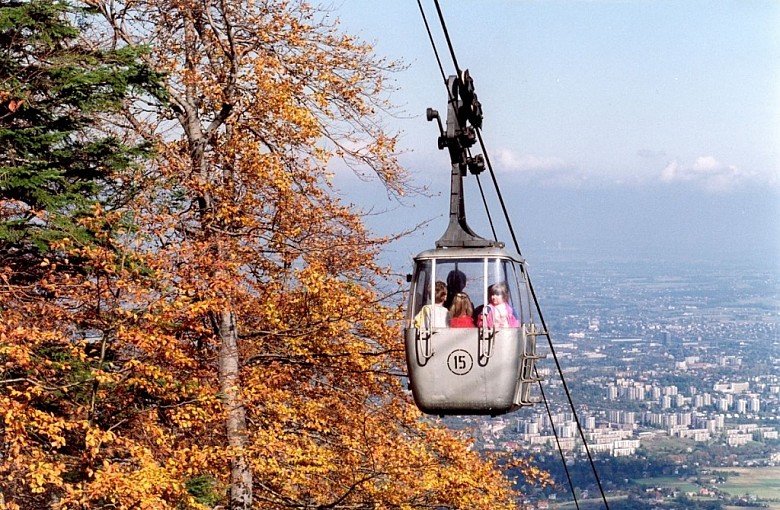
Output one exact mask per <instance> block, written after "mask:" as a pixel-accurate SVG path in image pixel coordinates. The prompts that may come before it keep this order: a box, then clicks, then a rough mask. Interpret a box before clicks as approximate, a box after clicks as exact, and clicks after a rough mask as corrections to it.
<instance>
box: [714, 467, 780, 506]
mask: <svg viewBox="0 0 780 510" xmlns="http://www.w3.org/2000/svg"><path fill="white" fill-rule="evenodd" d="M718 471H722V472H725V473H728V478H729V479H728V480H727V481H726V483H724V484H722V485H718V489H720V490H722V491H723V492H727V493H729V494H731V495H732V496H743V495H745V494H753V495H755V496H757V497H758V498H760V499H776V500H778V501H780V467H762V468H727V469H719V470H718ZM731 473H737V474H738V476H735V475H733V474H731ZM774 508H780V503H775V507H774Z"/></svg>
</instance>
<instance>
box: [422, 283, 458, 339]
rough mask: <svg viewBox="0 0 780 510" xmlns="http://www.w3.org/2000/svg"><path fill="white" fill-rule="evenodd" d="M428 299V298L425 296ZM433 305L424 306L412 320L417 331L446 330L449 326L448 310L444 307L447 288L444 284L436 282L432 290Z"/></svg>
mask: <svg viewBox="0 0 780 510" xmlns="http://www.w3.org/2000/svg"><path fill="white" fill-rule="evenodd" d="M426 297H428V296H426ZM433 297H434V303H433V304H432V305H431V304H429V305H425V306H423V307H422V310H420V312H419V313H418V314H417V315H416V316H415V318H414V327H415V328H417V329H431V328H446V327H448V326H449V322H450V317H449V310H447V309H446V308H445V307H444V300H445V299H447V286H446V285H445V284H444V282H436V286H435V287H434V289H433Z"/></svg>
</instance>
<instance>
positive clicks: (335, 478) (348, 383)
mask: <svg viewBox="0 0 780 510" xmlns="http://www.w3.org/2000/svg"><path fill="white" fill-rule="evenodd" d="M89 3H90V4H91V5H93V6H94V7H97V8H98V10H100V11H101V12H102V13H103V14H104V16H105V17H106V20H107V21H106V22H107V23H109V22H113V23H114V25H113V26H111V27H110V28H111V29H113V30H115V32H116V34H117V36H118V37H117V40H128V41H132V42H142V43H146V44H149V45H151V46H152V49H153V51H154V53H153V57H152V62H153V63H154V65H156V66H157V67H158V69H159V70H160V71H164V72H166V73H167V75H168V77H169V79H168V88H169V94H170V104H169V105H167V106H164V107H161V109H160V110H159V112H158V115H155V116H154V117H152V118H149V117H145V116H143V115H142V114H141V112H140V111H134V110H133V108H137V107H140V103H136V104H131V105H129V106H128V112H127V114H128V115H129V116H133V120H134V122H133V126H134V127H135V132H132V133H126V135H127V136H130V135H132V136H147V137H150V139H153V140H154V141H155V143H157V145H158V157H157V159H156V160H155V161H154V162H153V164H150V165H149V166H148V167H146V168H142V169H137V170H128V172H131V171H135V172H137V173H136V174H132V175H122V176H118V178H121V179H123V180H126V181H129V182H136V183H137V184H139V189H140V190H141V192H139V193H138V194H137V195H136V196H135V197H134V200H133V201H132V202H131V203H128V204H126V205H125V206H124V208H123V209H122V210H116V211H103V210H100V209H96V210H95V211H94V215H93V217H92V218H91V219H90V220H88V221H87V224H89V225H91V226H92V227H94V228H95V229H96V230H99V231H100V232H103V233H104V234H103V236H102V238H101V239H100V240H99V243H97V244H95V245H90V246H76V245H73V244H72V243H70V242H68V241H65V242H62V243H60V244H58V245H56V246H53V248H54V249H55V253H56V254H57V257H55V258H52V261H51V262H50V265H49V266H48V267H47V268H46V272H45V273H44V274H43V276H42V277H41V278H40V280H39V281H38V282H36V283H35V284H32V285H31V284H29V283H24V284H19V283H17V282H16V279H15V275H13V274H10V273H9V270H7V269H6V270H5V271H3V269H2V268H0V313H1V314H2V321H1V322H0V366H2V373H1V374H0V378H1V380H0V385H1V386H0V409H1V410H2V411H0V415H1V416H2V425H1V426H2V428H3V431H4V432H3V440H2V448H3V451H2V453H0V489H1V492H2V494H3V495H4V500H0V508H4V507H5V508H47V507H53V508H101V507H111V508H149V509H151V508H155V509H157V508H176V509H181V508H203V507H207V506H213V505H216V504H220V503H221V504H226V503H227V501H228V499H229V498H230V495H229V490H230V487H231V484H232V483H234V481H233V480H234V479H233V478H231V473H232V471H231V470H234V469H235V461H236V459H244V460H245V461H246V463H247V465H248V467H249V470H250V472H251V480H252V493H253V495H252V501H253V507H254V508H287V507H290V508H292V507H306V508H309V507H317V506H330V507H332V508H337V507H342V506H343V507H345V508H346V507H354V508H423V507H426V508H427V507H431V508H463V509H494V508H513V507H514V502H513V500H514V497H515V496H516V494H515V493H514V492H513V491H512V490H511V483H510V481H509V480H507V479H506V478H505V477H504V476H503V474H502V472H501V470H500V469H499V467H498V461H497V460H491V459H483V458H481V457H480V456H479V454H477V453H476V452H473V451H471V450H470V448H469V446H470V444H469V441H468V440H467V439H466V438H464V437H461V436H459V435H457V434H455V433H453V432H451V431H449V430H447V429H445V428H443V427H442V426H440V425H439V424H437V423H432V422H431V421H429V420H425V419H422V417H421V416H420V414H419V412H418V411H417V410H416V408H415V407H414V405H413V404H412V403H411V400H410V398H409V396H408V394H407V393H406V392H405V391H404V390H403V388H402V383H401V378H400V375H401V372H402V366H403V356H402V343H401V334H400V331H399V330H398V326H397V324H398V323H399V319H400V310H399V308H398V306H397V305H396V304H395V300H394V299H393V298H394V296H395V294H394V293H395V292H397V291H398V289H399V286H400V283H397V282H392V281H389V280H388V273H387V270H386V269H384V268H381V267H379V266H378V265H377V263H376V262H375V259H376V255H377V253H378V252H379V250H381V249H382V248H383V247H384V246H385V245H386V244H387V242H388V240H387V239H377V238H373V237H372V236H371V235H370V234H369V233H368V232H367V231H366V230H365V228H364V226H363V224H362V221H361V217H360V212H359V211H355V210H354V209H353V208H352V207H350V206H347V205H344V204H342V203H341V202H340V200H339V199H338V197H337V193H336V191H335V190H333V189H332V188H330V186H329V184H328V182H329V181H328V179H329V177H328V173H329V169H328V164H329V162H330V161H331V159H332V158H343V159H345V160H347V161H349V162H351V163H352V164H356V165H357V164H359V165H364V168H368V169H371V170H372V171H373V172H374V173H375V175H376V176H378V178H380V179H381V180H382V181H383V182H384V183H385V184H386V185H387V187H388V189H389V190H391V191H392V192H396V193H402V192H403V191H404V190H405V189H407V186H408V185H407V183H406V174H405V172H404V170H403V169H401V168H400V167H399V166H398V164H397V162H396V160H395V156H394V150H395V142H396V140H395V138H394V136H392V135H391V134H388V133H385V132H384V131H383V130H382V129H381V128H380V127H379V126H380V123H379V122H378V119H379V117H378V116H377V112H378V111H379V110H380V109H382V108H384V107H386V106H387V105H385V104H383V103H382V102H381V101H379V100H378V99H377V98H379V97H381V96H380V95H379V94H380V93H381V91H382V88H383V83H382V79H383V77H384V75H385V73H386V72H387V71H388V70H392V69H393V68H394V66H395V64H392V63H388V62H384V61H382V60H377V59H376V58H375V57H374V56H373V54H372V53H371V50H370V48H369V47H368V46H365V45H363V44H361V43H359V42H357V41H355V40H354V39H352V38H350V37H347V36H344V35H342V34H340V33H339V32H338V30H337V29H336V27H330V26H328V25H327V24H326V22H325V21H324V20H323V19H322V18H321V15H320V14H318V13H316V12H315V11H313V10H312V9H311V8H310V7H308V6H307V5H305V4H303V3H300V2H296V1H293V2H277V1H270V0H266V1H258V2H244V3H239V2H235V1H233V0H228V1H226V2H224V1H223V2H213V3H212V2H209V1H205V2H204V1H197V2H196V1H188V0H142V1H138V2H127V3H126V4H124V5H122V2H110V3H109V2H103V1H101V0H91V1H90V2H89ZM172 124H173V126H172ZM98 227H99V229H98ZM385 289H390V290H385ZM225 313H229V314H231V316H235V317H236V318H237V324H236V327H237V331H238V338H239V342H238V348H237V352H234V353H227V354H230V355H231V356H234V357H235V359H236V360H237V361H238V362H239V367H240V369H239V373H238V378H237V379H235V381H234V382H230V383H229V385H228V387H225V382H226V381H233V379H225V377H224V374H223V372H221V371H220V370H218V365H219V363H220V362H221V360H222V359H223V358H224V356H225V355H226V353H225V352H224V350H223V349H222V348H223V347H224V346H223V344H222V339H223V338H224V337H223V336H221V335H222V334H223V329H220V328H219V325H218V324H217V322H218V319H219V317H224V314H225ZM221 314H223V315H221ZM237 407H240V408H241V409H242V411H243V412H244V413H245V421H244V424H245V427H246V430H244V431H243V432H242V433H241V437H240V438H239V439H240V441H238V442H236V441H230V439H231V438H230V437H229V435H230V434H229V433H228V432H227V431H226V428H225V423H226V419H227V418H228V417H229V416H231V413H232V412H234V411H235V410H236V408H237ZM233 474H234V473H233ZM526 474H527V476H528V477H529V478H534V477H537V476H540V475H539V474H538V473H535V472H534V471H533V469H531V468H528V467H527V466H526ZM542 479H543V477H542ZM196 481H197V482H202V484H201V485H199V486H196V484H195V482H196Z"/></svg>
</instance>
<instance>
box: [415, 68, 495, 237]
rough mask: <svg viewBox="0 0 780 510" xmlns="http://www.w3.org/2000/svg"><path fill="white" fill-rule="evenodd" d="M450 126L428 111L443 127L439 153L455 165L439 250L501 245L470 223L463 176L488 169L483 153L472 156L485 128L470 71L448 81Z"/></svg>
mask: <svg viewBox="0 0 780 510" xmlns="http://www.w3.org/2000/svg"><path fill="white" fill-rule="evenodd" d="M447 93H448V96H449V97H448V106H447V125H446V129H445V127H444V126H443V125H442V122H441V117H440V116H439V112H437V111H436V110H434V109H433V108H428V111H427V115H426V117H427V119H428V121H432V120H436V122H437V124H438V125H439V139H438V146H439V150H443V149H445V148H446V149H447V150H448V151H449V153H450V163H451V164H452V173H451V181H450V184H451V188H450V189H451V191H450V222H449V225H448V227H447V230H446V232H445V233H444V235H443V236H442V237H441V239H439V240H438V241H436V246H437V247H439V248H448V247H450V248H457V247H472V246H473V247H481V246H499V247H503V243H500V242H498V241H492V240H489V239H484V238H482V237H480V236H478V235H477V234H475V233H474V232H473V231H472V230H471V228H470V227H469V226H468V224H467V223H466V209H465V205H464V199H463V177H465V176H466V175H467V173H471V174H472V175H479V174H480V173H481V172H482V171H483V170H484V169H485V158H484V157H483V156H482V154H477V155H476V156H471V155H470V153H469V149H470V148H471V147H472V146H473V145H474V144H475V143H476V141H477V132H476V130H477V129H479V128H481V127H482V104H481V103H480V102H479V100H478V99H477V94H476V93H475V92H474V80H473V79H472V78H471V75H470V74H469V72H468V70H465V71H463V72H461V73H460V75H459V76H450V77H449V78H448V79H447Z"/></svg>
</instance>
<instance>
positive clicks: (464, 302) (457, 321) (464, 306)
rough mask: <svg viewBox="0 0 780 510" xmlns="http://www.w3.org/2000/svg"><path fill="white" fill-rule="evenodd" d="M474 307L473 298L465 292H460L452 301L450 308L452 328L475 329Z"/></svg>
mask: <svg viewBox="0 0 780 510" xmlns="http://www.w3.org/2000/svg"><path fill="white" fill-rule="evenodd" d="M473 313H474V305H473V304H472V303H471V298H469V295H468V294H466V293H465V292H458V293H457V294H455V297H454V298H453V299H452V306H450V327H452V328H473V327H474V318H473V317H472V314H473Z"/></svg>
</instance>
